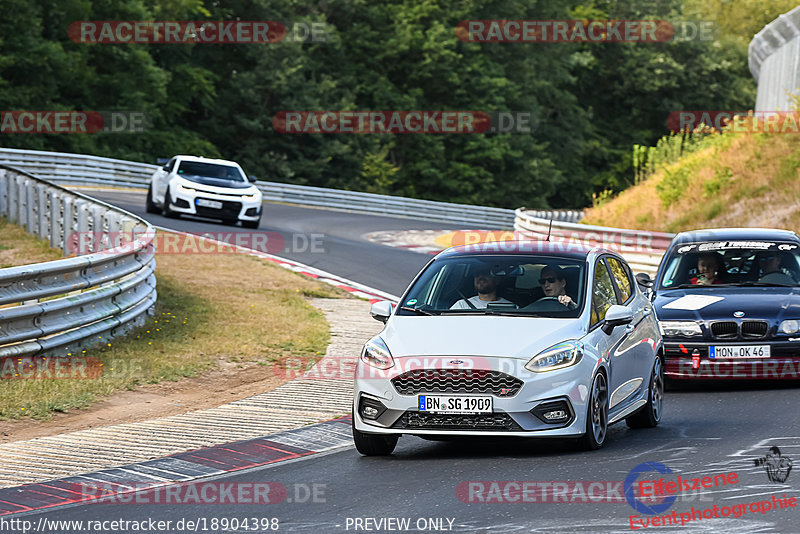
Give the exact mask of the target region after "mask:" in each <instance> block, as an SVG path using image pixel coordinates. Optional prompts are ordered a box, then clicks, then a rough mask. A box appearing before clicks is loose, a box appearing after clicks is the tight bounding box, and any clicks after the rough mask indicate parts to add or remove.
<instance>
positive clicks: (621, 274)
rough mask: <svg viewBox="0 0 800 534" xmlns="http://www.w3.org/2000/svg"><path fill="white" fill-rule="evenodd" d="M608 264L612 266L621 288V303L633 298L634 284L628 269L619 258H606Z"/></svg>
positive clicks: (612, 271) (618, 285) (616, 280)
mask: <svg viewBox="0 0 800 534" xmlns="http://www.w3.org/2000/svg"><path fill="white" fill-rule="evenodd" d="M606 261H607V262H608V266H609V267H610V268H611V274H612V275H613V276H614V282H616V284H617V289H618V290H619V303H620V304H625V303H626V302H628V299H629V298H631V293H632V288H633V284H631V275H630V273H629V272H628V269H626V268H625V266H624V265H623V264H622V262H621V261H619V260H618V259H617V258H606Z"/></svg>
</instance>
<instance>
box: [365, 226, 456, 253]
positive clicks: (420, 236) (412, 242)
mask: <svg viewBox="0 0 800 534" xmlns="http://www.w3.org/2000/svg"><path fill="white" fill-rule="evenodd" d="M451 233H453V231H452V230H382V231H379V232H370V233H368V234H364V235H363V236H362V237H363V238H364V239H366V240H367V241H371V242H372V243H378V244H379V245H386V246H387V247H393V248H401V249H404V250H409V251H411V252H418V253H420V254H438V253H439V252H441V251H442V250H444V249H445V248H446V247H443V246H441V245H439V244H438V243H436V238H437V237H439V236H443V235H446V234H451Z"/></svg>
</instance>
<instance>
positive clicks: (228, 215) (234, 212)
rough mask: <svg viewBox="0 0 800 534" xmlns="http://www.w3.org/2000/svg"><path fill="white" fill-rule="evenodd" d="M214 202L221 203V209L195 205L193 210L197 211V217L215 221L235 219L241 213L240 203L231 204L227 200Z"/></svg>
mask: <svg viewBox="0 0 800 534" xmlns="http://www.w3.org/2000/svg"><path fill="white" fill-rule="evenodd" d="M216 202H222V208H221V209H218V210H217V209H214V208H206V207H204V206H197V205H195V210H197V214H198V215H202V216H203V217H214V218H217V219H236V218H238V217H239V212H240V211H242V203H241V202H231V201H229V200H217V201H216Z"/></svg>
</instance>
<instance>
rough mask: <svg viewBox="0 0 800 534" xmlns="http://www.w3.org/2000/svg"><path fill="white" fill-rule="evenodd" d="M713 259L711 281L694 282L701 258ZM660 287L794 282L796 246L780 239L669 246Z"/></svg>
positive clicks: (798, 276) (798, 277) (798, 267)
mask: <svg viewBox="0 0 800 534" xmlns="http://www.w3.org/2000/svg"><path fill="white" fill-rule="evenodd" d="M704 257H705V258H708V257H713V258H716V263H717V264H718V265H719V268H718V269H717V271H716V272H717V276H716V278H715V279H714V281H713V283H712V284H706V285H703V284H700V283H698V275H699V274H700V273H699V271H698V266H699V261H700V259H701V258H704ZM664 265H665V268H664V270H663V274H662V275H661V280H660V289H671V288H680V287H685V286H686V285H693V286H697V287H698V288H704V287H705V288H710V289H713V287H714V285H717V284H732V285H748V284H749V285H752V284H756V283H760V284H776V285H791V286H796V285H798V281H800V246H798V244H797V243H791V242H780V241H708V242H698V243H686V244H681V245H680V246H675V247H673V248H672V249H671V250H670V251H669V252H668V253H667V257H666V258H665V260H664Z"/></svg>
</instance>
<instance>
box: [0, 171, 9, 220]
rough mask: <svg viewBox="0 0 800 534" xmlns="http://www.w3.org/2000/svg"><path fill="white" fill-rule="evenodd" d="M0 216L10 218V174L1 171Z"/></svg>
mask: <svg viewBox="0 0 800 534" xmlns="http://www.w3.org/2000/svg"><path fill="white" fill-rule="evenodd" d="M0 215H3V216H4V217H8V172H7V171H6V170H5V169H0Z"/></svg>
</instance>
